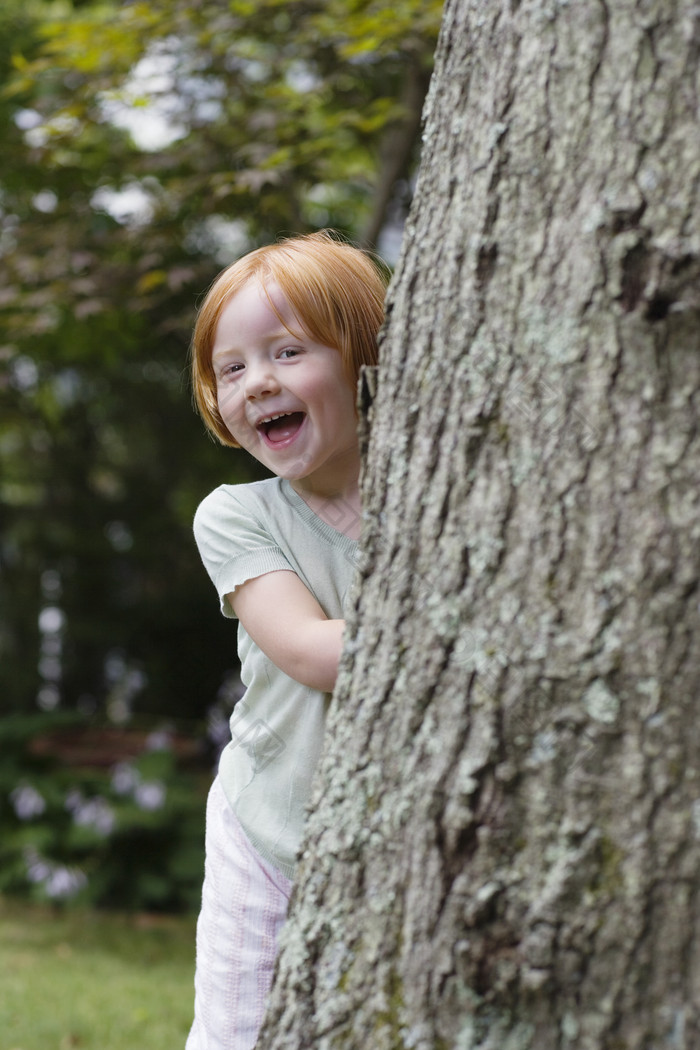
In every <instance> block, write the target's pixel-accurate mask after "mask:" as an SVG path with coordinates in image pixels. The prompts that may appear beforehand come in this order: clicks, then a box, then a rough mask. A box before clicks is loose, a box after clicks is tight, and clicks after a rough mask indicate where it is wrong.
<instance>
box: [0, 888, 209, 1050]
mask: <svg viewBox="0 0 700 1050" xmlns="http://www.w3.org/2000/svg"><path fill="white" fill-rule="evenodd" d="M0 924H2V938H0V971H1V972H2V975H3V979H2V982H0V1031H2V1034H3V1046H7V1047H18V1048H19V1047H22V1050H47V1048H51V1050H54V1048H57V1047H71V1046H74V1047H86V1048H91V1050H97V1048H99V1050H134V1048H135V1047H139V1050H172V1048H173V1047H177V1046H184V1044H185V1040H186V1038H187V1031H188V1029H189V1026H190V1023H191V1020H192V1004H193V988H192V978H193V973H194V924H193V922H192V920H190V919H186V920H185V919H173V918H167V919H166V918H163V917H160V918H157V919H154V918H152V917H149V916H134V917H130V916H124V915H104V914H97V913H95V912H87V911H84V910H80V909H74V910H70V911H63V912H61V913H56V912H55V911H52V910H51V909H49V908H45V907H40V906H36V905H34V906H27V905H26V904H21V903H19V902H18V901H16V900H13V901H9V900H7V899H5V900H2V899H0Z"/></svg>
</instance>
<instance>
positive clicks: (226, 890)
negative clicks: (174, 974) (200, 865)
mask: <svg viewBox="0 0 700 1050" xmlns="http://www.w3.org/2000/svg"><path fill="white" fill-rule="evenodd" d="M291 888H292V883H291V882H290V881H289V879H287V878H286V877H285V876H284V875H282V874H281V872H279V871H276V870H275V868H273V867H272V865H270V864H268V863H267V862H266V861H264V860H263V859H262V857H260V856H259V854H258V853H257V852H256V851H255V849H254V848H253V846H252V845H251V844H250V842H249V841H248V838H247V836H246V835H245V833H244V832H243V829H242V828H241V826H240V824H239V823H238V820H237V819H236V816H235V814H234V813H233V810H232V809H231V807H230V806H229V804H228V801H227V800H226V797H225V795H224V791H223V788H222V786H221V784H220V782H219V779H218V777H217V779H216V780H215V781H214V783H213V785H212V788H211V791H210V792H209V800H208V802H207V832H206V861H205V868H204V886H203V889H202V910H201V912H200V914H199V919H198V920H197V968H196V973H195V978H194V985H195V998H194V1024H193V1025H192V1029H191V1031H190V1034H189V1038H188V1040H187V1045H186V1048H185V1050H253V1048H254V1047H255V1043H256V1040H257V1037H258V1031H259V1029H260V1025H261V1024H262V1018H263V1012H264V1009H265V1001H266V998H267V993H268V992H269V990H270V984H271V983H272V972H273V968H274V964H275V958H276V955H277V939H278V936H279V931H280V929H281V927H282V925H283V923H284V920H285V918H286V914H287V904H288V902H289V894H290V892H291Z"/></svg>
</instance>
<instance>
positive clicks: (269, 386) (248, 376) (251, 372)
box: [245, 361, 280, 401]
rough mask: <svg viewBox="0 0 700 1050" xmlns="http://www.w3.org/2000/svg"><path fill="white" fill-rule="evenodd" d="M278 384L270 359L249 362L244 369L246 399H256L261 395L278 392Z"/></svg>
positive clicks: (265, 395) (266, 395)
mask: <svg viewBox="0 0 700 1050" xmlns="http://www.w3.org/2000/svg"><path fill="white" fill-rule="evenodd" d="M279 389H280V385H279V383H278V381H277V379H276V378H275V373H274V369H273V366H272V362H271V361H257V362H250V363H249V364H248V365H247V366H246V370H245V396H246V399H247V400H248V401H257V400H258V399H259V398H261V397H268V396H269V395H270V394H276V393H278V392H279Z"/></svg>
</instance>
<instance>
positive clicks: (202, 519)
mask: <svg viewBox="0 0 700 1050" xmlns="http://www.w3.org/2000/svg"><path fill="white" fill-rule="evenodd" d="M276 490H279V478H266V479H265V480H264V481H251V482H248V483H246V484H243V485H219V486H218V488H215V489H214V490H213V491H212V492H210V493H209V495H208V496H205V497H204V499H203V500H202V502H201V503H200V504H199V506H198V507H197V510H196V512H195V515H194V528H195V532H196V531H197V529H198V528H199V527H201V526H206V524H207V523H208V522H215V521H217V520H221V519H228V518H230V517H231V516H232V515H233V516H237V515H239V514H244V515H250V514H252V515H254V514H255V513H256V512H257V511H258V510H259V509H260V508H261V507H264V506H265V504H266V503H268V502H269V501H270V500H275V499H277V498H279V494H278V491H276Z"/></svg>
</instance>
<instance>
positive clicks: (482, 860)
mask: <svg viewBox="0 0 700 1050" xmlns="http://www.w3.org/2000/svg"><path fill="white" fill-rule="evenodd" d="M699 52H700V19H698V13H697V9H696V5H695V4H694V3H693V2H692V0H664V2H663V3H662V2H661V0H616V2H614V3H612V2H608V3H602V2H600V0H577V2H576V3H566V2H563V0H522V2H515V0H503V2H502V3H494V4H488V5H485V4H483V3H481V2H480V0H447V4H446V8H445V16H444V24H443V30H442V34H441V38H440V43H439V46H438V54H437V56H436V67H435V74H434V78H433V81H432V84H431V88H430V92H429V95H428V100H427V103H426V113H425V120H426V124H425V138H424V152H423V160H422V164H421V172H420V177H419V182H418V187H417V191H416V196H415V200H414V205H413V209H412V213H411V216H410V219H409V223H408V226H407V230H406V234H405V240H404V246H403V249H402V254H401V258H400V260H399V264H398V268H397V273H396V275H395V278H394V281H393V283H392V288H391V292H390V297H389V303H388V320H387V326H386V331H385V334H384V338H383V342H382V348H381V362H380V368H379V370H378V373H377V376H376V377H375V378H376V384H374V383H372V384H370V386H371V389H369V388H368V389H367V390H366V391H365V395H366V396H365V401H364V407H365V409H366V410H369V406H370V405H371V420H370V424H369V433H368V435H366V462H365V469H364V474H363V500H364V506H365V527H364V532H363V538H362V556H361V561H360V566H359V570H358V572H359V577H360V582H361V586H360V587H359V589H358V591H357V597H356V601H355V604H354V607H353V609H352V610H351V611H350V613H349V615H348V624H347V631H346V634H347V644H346V651H345V655H344V658H343V662H342V666H341V673H340V676H339V681H338V685H337V688H336V693H335V696H334V701H333V705H332V708H331V712H330V717H329V728H328V740H327V745H326V748H325V752H324V756H323V759H322V762H321V766H320V769H319V771H318V776H317V779H316V787H315V794H314V798H313V805H312V812H311V815H310V819H309V825H308V831H307V836H306V840H305V845H304V850H303V855H302V857H301V860H300V865H299V873H298V880H297V887H296V889H295V894H294V897H293V901H292V907H291V913H290V919H289V922H288V925H287V928H286V930H285V933H284V936H283V946H282V951H281V956H280V961H279V965H278V971H277V974H276V981H275V987H274V990H273V994H272V999H271V1005H270V1010H269V1013H268V1019H267V1022H266V1026H265V1029H264V1032H263V1035H262V1037H261V1041H260V1047H261V1050H273V1048H274V1050H282V1048H285V1050H290V1048H292V1047H298V1048H302V1047H304V1048H306V1047H310V1046H313V1047H318V1048H321V1050H326V1048H327V1050H335V1048H341V1047H343V1048H355V1047H357V1048H360V1047H362V1048H363V1050H364V1048H365V1047H372V1050H384V1048H387V1050H399V1048H400V1050H408V1048H414V1050H433V1048H437V1047H440V1048H442V1047H445V1048H448V1047H449V1048H455V1050H457V1048H459V1050H477V1048H478V1050H487V1048H488V1050H491V1048H493V1050H496V1048H497V1050H506V1048H508V1050H530V1048H535V1047H536V1048H537V1050H555V1048H556V1050H567V1048H572V1050H573V1048H574V1047H575V1048H576V1050H620V1048H622V1047H624V1048H625V1050H648V1047H652V1046H653V1047H659V1048H661V1047H668V1048H669V1050H670V1048H673V1050H676V1048H677V1050H691V1048H693V1047H695V1046H698V1045H700V905H699V902H698V882H697V871H698V867H699V865H700V831H699V830H698V829H699V828H700V815H699V814H700V722H699V721H698V719H697V696H698V686H699V684H700V629H699V628H700V604H699V602H700V598H699V591H698V577H699V569H700V542H699V541H700V513H699V511H700V492H699V489H698V484H697V479H698V476H700V435H699V432H698V422H697V421H698V407H699V402H700V323H699V322H700V293H699V291H698V288H699V287H700V285H699V283H698V277H699V276H700V207H699V204H700V202H699V201H698V186H699V185H700V178H699V176H700V141H699V140H698V136H697V108H696V107H697V96H698V84H697V69H698V57H699ZM375 385H376V390H375V389H374V386H375Z"/></svg>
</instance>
